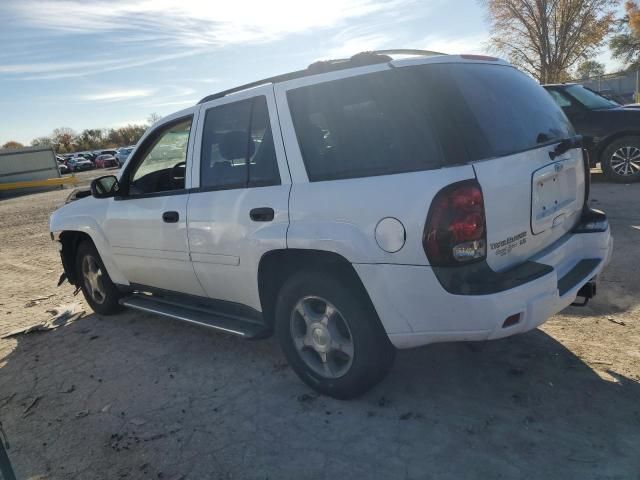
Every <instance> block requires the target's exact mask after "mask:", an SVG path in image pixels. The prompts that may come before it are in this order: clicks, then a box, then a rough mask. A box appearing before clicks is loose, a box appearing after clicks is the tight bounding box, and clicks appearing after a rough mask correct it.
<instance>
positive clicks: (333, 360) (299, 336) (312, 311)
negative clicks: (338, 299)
mask: <svg viewBox="0 0 640 480" xmlns="http://www.w3.org/2000/svg"><path fill="white" fill-rule="evenodd" d="M290 329H291V338H292V339H293V343H294V345H295V348H296V350H297V352H298V354H299V355H300V358H302V360H303V361H304V363H305V364H306V365H307V366H308V367H309V368H311V369H312V370H313V371H314V372H315V373H317V374H318V375H320V376H322V377H325V378H329V379H335V378H340V377H342V376H343V375H345V374H346V373H347V372H348V371H349V368H351V365H352V363H353V355H354V343H353V336H352V335H351V330H350V329H349V326H348V325H347V323H346V322H345V320H344V317H343V316H342V314H341V313H340V311H339V310H338V309H337V308H336V307H335V306H334V305H333V304H331V303H330V302H329V301H327V300H325V299H324V298H321V297H315V296H309V297H304V298H302V299H300V300H299V301H298V303H297V304H296V306H295V308H294V309H293V311H292V312H291V318H290Z"/></svg>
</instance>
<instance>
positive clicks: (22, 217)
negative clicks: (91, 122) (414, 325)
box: [0, 172, 640, 480]
mask: <svg viewBox="0 0 640 480" xmlns="http://www.w3.org/2000/svg"><path fill="white" fill-rule="evenodd" d="M87 175H88V176H95V175H96V174H95V172H91V173H89V174H81V176H85V177H86V176H87ZM594 181H595V183H594V185H593V191H592V199H593V205H594V206H596V207H600V208H602V209H603V210H605V211H606V212H607V214H608V215H609V219H610V221H611V225H612V228H613V234H614V236H615V252H614V255H613V260H612V263H611V265H610V266H609V268H608V269H607V270H606V272H605V273H604V275H602V276H601V278H600V279H599V284H598V296H597V297H596V299H595V300H594V301H592V302H591V303H590V305H589V306H588V307H586V308H582V309H579V308H574V307H570V308H568V309H567V310H565V311H563V312H562V313H561V314H559V315H556V316H554V317H553V318H552V319H551V320H550V321H549V322H548V323H546V324H545V325H544V326H543V327H542V328H541V329H538V330H535V331H532V332H530V333H527V334H524V335H521V336H517V337H512V338H508V339H504V340H498V341H492V342H486V343H458V344H439V345H432V346H428V347H424V348H420V349H416V350H411V351H402V352H399V354H398V357H397V361H396V363H395V366H394V368H393V370H392V371H391V374H390V375H389V376H388V378H387V379H386V380H385V381H384V382H382V383H381V384H380V385H379V386H378V387H376V388H375V389H374V390H373V391H371V392H370V393H368V394H367V395H365V396H364V397H362V398H360V399H357V400H354V401H349V402H341V401H337V400H333V399H330V398H326V397H321V396H317V395H315V394H314V393H313V392H312V391H311V390H309V389H308V388H307V387H305V386H304V384H302V383H301V382H300V381H299V380H298V379H297V377H296V376H295V374H294V373H293V372H292V370H291V369H290V368H289V367H288V366H287V365H286V363H285V361H284V357H283V356H282V354H281V353H280V351H279V349H278V346H277V344H276V342H275V341H274V340H273V339H270V340H266V341H261V342H249V341H244V340H241V339H238V338H235V337H231V336H227V335H223V334H219V333H215V332H213V331H209V330H204V329H200V328H196V327H192V326H189V325H185V324H181V323H178V322H174V321H171V320H167V319H162V318H158V317H154V316H151V315H145V314H142V313H138V312H126V313H123V314H120V315H117V316H113V317H100V316H98V315H95V314H93V313H92V312H91V311H90V310H89V309H88V307H87V306H86V304H85V303H84V301H83V299H82V296H81V295H79V296H76V297H74V296H73V288H72V287H71V286H69V284H64V285H63V286H61V287H59V288H57V287H56V281H57V279H58V276H59V275H60V272H61V267H60V264H59V259H58V255H57V251H56V250H55V248H54V245H53V242H51V241H50V239H49V233H48V225H47V222H48V217H49V214H50V213H51V211H53V210H54V209H55V208H56V207H57V206H58V205H60V204H61V202H62V201H63V200H64V198H65V197H66V195H67V194H68V193H69V191H68V190H66V191H52V192H47V193H39V194H33V195H30V196H25V197H19V198H13V199H7V200H2V201H0V336H1V335H2V334H3V333H6V332H9V331H11V330H14V329H16V328H17V327H20V326H26V325H29V324H32V323H34V322H35V321H39V320H43V319H47V318H49V317H50V314H49V313H47V310H50V309H52V308H55V307H57V306H59V305H62V304H69V303H74V302H76V303H79V304H81V305H82V308H84V309H85V310H86V315H85V316H84V317H83V318H81V319H78V320H76V321H73V322H70V323H67V324H65V325H63V326H60V327H59V328H58V329H56V330H52V331H49V332H41V333H31V334H28V335H20V336H17V337H13V338H10V339H4V340H0V421H1V422H2V425H3V427H4V431H5V433H6V439H7V441H8V443H9V446H10V448H9V450H8V454H9V457H10V459H11V461H12V463H13V466H14V468H15V470H16V475H17V477H18V478H19V479H26V478H30V479H75V478H78V479H89V478H91V479H93V478H96V479H118V478H127V479H173V480H177V479H209V478H211V479H245V478H247V479H261V480H264V479H289V478H290V479H302V478H304V479H307V478H309V479H324V478H326V479H334V478H343V477H345V476H347V475H348V476H350V477H352V478H363V479H364V478H366V479H378V478H380V479H396V478H407V479H414V478H415V479H444V478H447V479H449V478H451V479H482V480H485V479H498V478H503V479H508V478H519V479H538V478H539V479H545V480H549V479H556V478H557V479H580V480H584V479H635V480H638V479H640V454H639V453H640V348H639V345H640V315H639V313H640V307H639V293H640V282H639V279H640V208H639V207H638V205H639V203H640V184H636V185H615V184H610V183H606V182H604V181H603V180H602V178H601V175H600V174H598V173H596V174H595V175H594ZM44 297H46V298H44ZM39 298H40V299H41V300H36V301H34V300H35V299H39ZM42 298H44V299H42ZM470 313H471V312H470Z"/></svg>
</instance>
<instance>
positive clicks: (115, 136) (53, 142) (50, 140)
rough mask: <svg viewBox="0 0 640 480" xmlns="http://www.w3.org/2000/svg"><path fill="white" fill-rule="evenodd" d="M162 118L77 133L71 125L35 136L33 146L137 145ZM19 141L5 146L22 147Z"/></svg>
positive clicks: (79, 148) (94, 147)
mask: <svg viewBox="0 0 640 480" xmlns="http://www.w3.org/2000/svg"><path fill="white" fill-rule="evenodd" d="M159 119H160V115H158V114H155V113H154V114H151V115H150V116H149V118H148V119H147V123H146V124H144V125H138V124H130V125H126V126H124V127H120V128H87V129H85V130H82V131H81V132H80V133H77V132H76V131H74V130H73V129H71V128H69V127H60V128H56V129H54V130H53V132H51V134H49V135H46V136H43V137H38V138H34V139H33V140H32V141H31V146H32V147H42V146H44V147H49V146H51V147H53V149H54V150H55V151H56V153H72V152H81V151H84V150H102V149H106V148H117V147H126V146H127V145H135V144H136V143H138V140H140V137H142V135H143V134H144V132H145V131H146V130H147V128H149V125H152V124H153V123H155V122H156V121H158V120H159ZM23 146H24V145H22V144H21V143H19V142H15V141H9V142H7V143H5V144H4V145H3V146H2V147H3V148H22V147H23Z"/></svg>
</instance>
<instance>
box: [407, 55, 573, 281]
mask: <svg viewBox="0 0 640 480" xmlns="http://www.w3.org/2000/svg"><path fill="white" fill-rule="evenodd" d="M421 68H422V72H420V74H421V75H423V78H424V80H425V82H426V83H427V85H428V86H429V88H430V90H431V91H432V93H436V95H433V97H434V98H437V99H440V100H439V101H441V102H442V103H443V104H444V103H445V102H446V108H447V112H448V113H447V115H446V116H443V120H442V122H453V125H452V129H455V131H456V132H457V138H458V141H459V142H460V144H461V145H464V148H465V150H466V154H465V155H466V157H467V161H469V162H470V163H471V165H472V166H473V168H474V170H475V174H476V177H477V179H478V182H479V183H480V186H481V188H482V192H483V196H484V202H485V214H486V222H487V262H488V264H489V265H490V266H491V267H492V268H493V269H494V270H504V269H506V268H508V267H510V266H514V265H517V264H519V263H521V262H523V261H524V260H526V259H528V258H530V257H531V256H532V255H535V254H536V253H537V252H539V251H541V250H542V249H544V248H545V247H546V246H548V245H550V244H552V243H553V242H555V241H556V240H558V239H559V238H560V237H561V236H562V235H564V234H565V233H567V232H568V231H569V230H571V228H572V227H573V226H574V225H575V224H576V223H577V221H578V219H579V216H580V213H581V210H582V207H583V204H584V192H585V170H584V166H583V159H582V151H581V150H580V149H572V150H569V151H568V152H566V153H564V154H562V155H560V156H559V157H556V158H553V159H552V158H551V156H550V155H549V154H550V152H552V151H553V150H554V149H555V147H556V146H557V144H558V143H559V142H560V141H561V140H563V139H565V138H568V137H571V136H573V135H575V132H574V130H573V127H572V126H571V124H570V123H569V121H568V119H567V117H566V116H565V115H564V113H563V112H562V110H561V109H560V108H559V107H558V106H557V105H556V103H555V102H554V101H553V99H552V98H551V96H550V95H549V94H548V93H547V92H546V91H545V90H544V89H543V88H542V87H540V86H539V85H538V84H537V83H536V82H535V81H533V80H532V79H531V78H529V77H527V76H526V75H524V74H523V73H520V72H519V71H518V70H516V69H515V68H513V67H511V66H508V65H505V64H495V63H488V62H464V63H452V64H441V65H437V64H436V65H425V66H423V67H421ZM442 108H444V107H442Z"/></svg>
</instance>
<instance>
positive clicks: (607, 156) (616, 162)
mask: <svg viewBox="0 0 640 480" xmlns="http://www.w3.org/2000/svg"><path fill="white" fill-rule="evenodd" d="M601 164H602V171H603V172H604V174H605V175H606V176H607V178H609V179H610V180H613V181H614V182H618V183H631V182H637V181H640V137H634V136H628V137H622V138H620V139H618V140H616V141H614V142H613V143H611V145H609V146H608V147H607V148H606V149H605V150H604V152H603V153H602V158H601Z"/></svg>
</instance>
